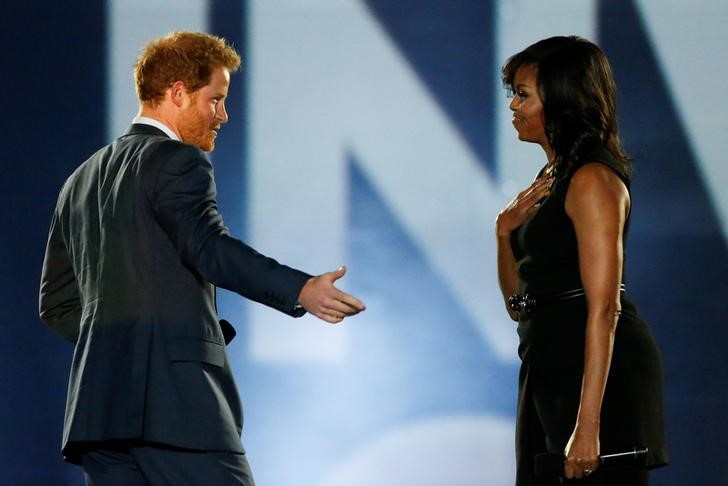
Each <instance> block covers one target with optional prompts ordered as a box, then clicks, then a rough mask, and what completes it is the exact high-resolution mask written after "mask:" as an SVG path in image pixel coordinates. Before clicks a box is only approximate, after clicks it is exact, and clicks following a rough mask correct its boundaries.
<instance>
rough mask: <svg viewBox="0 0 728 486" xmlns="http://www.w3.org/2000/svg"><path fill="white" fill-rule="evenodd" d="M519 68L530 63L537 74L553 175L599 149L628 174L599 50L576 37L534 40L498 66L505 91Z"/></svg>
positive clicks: (613, 92) (612, 91) (612, 88)
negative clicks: (552, 161) (608, 153)
mask: <svg viewBox="0 0 728 486" xmlns="http://www.w3.org/2000/svg"><path fill="white" fill-rule="evenodd" d="M524 65H533V66H535V68H536V71H537V79H538V90H539V96H540V97H541V101H542V103H543V113H544V129H545V132H546V138H547V140H548V142H549V144H550V145H551V148H552V149H553V151H554V155H555V161H554V168H555V170H556V172H557V173H558V174H566V173H568V172H569V171H570V169H571V168H572V167H574V166H575V165H576V164H578V163H579V162H580V161H581V159H582V158H583V157H586V156H588V155H589V153H590V152H592V151H593V150H595V149H596V148H598V147H604V148H606V149H607V150H608V151H609V152H610V153H611V154H612V156H614V158H615V159H616V160H617V162H618V163H619V166H620V168H621V169H622V171H623V173H624V175H625V176H626V175H628V174H629V173H630V160H629V158H628V156H627V155H626V154H625V152H624V149H623V148H622V143H621V141H620V139H619V134H618V127H617V101H616V98H617V88H616V84H615V82H614V77H613V75H612V69H611V67H610V65H609V61H608V60H607V57H606V55H605V54H604V52H603V51H602V50H601V49H600V48H599V47H598V46H597V45H595V44H594V43H592V42H589V41H588V40H586V39H583V38H581V37H577V36H558V37H550V38H548V39H544V40H541V41H539V42H536V43H535V44H533V45H531V46H529V47H527V48H526V49H524V50H522V51H521V52H519V53H517V54H515V55H513V56H511V57H510V58H509V59H508V60H507V61H506V62H505V64H504V65H503V70H502V80H503V85H504V86H506V87H507V88H508V89H510V90H511V91H513V89H514V86H513V81H514V78H515V76H516V71H518V68H520V67H521V66H524Z"/></svg>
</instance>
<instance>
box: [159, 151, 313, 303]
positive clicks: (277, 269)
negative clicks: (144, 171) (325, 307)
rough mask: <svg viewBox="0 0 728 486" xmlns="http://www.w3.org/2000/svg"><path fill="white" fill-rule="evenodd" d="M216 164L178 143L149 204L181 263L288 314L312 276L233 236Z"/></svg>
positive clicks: (222, 284) (162, 170)
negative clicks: (222, 205) (221, 205)
mask: <svg viewBox="0 0 728 486" xmlns="http://www.w3.org/2000/svg"><path fill="white" fill-rule="evenodd" d="M216 196H217V193H216V188H215V182H214V179H213V170H212V165H211V164H210V162H209V160H208V159H207V157H206V156H205V154H204V153H203V152H202V151H200V150H199V149H197V148H195V147H192V146H187V145H179V144H177V145H176V147H175V150H174V151H173V152H172V155H171V156H170V157H169V159H168V160H167V161H166V162H165V163H164V164H163V166H162V168H161V169H160V172H159V174H158V175H157V178H156V183H155V184H154V187H153V188H152V194H151V195H150V199H151V200H152V206H153V209H154V213H155V216H156V218H157V221H158V222H159V224H160V226H161V227H162V229H163V230H164V231H165V232H166V233H167V235H168V236H169V238H170V239H171V240H172V242H173V244H174V246H175V248H176V249H177V252H178V254H179V256H180V258H181V259H182V261H183V263H184V264H185V265H186V266H187V267H188V268H190V269H191V270H193V271H195V272H197V273H199V274H200V275H201V276H202V277H203V278H204V279H206V280H207V281H209V282H211V283H213V284H215V285H217V286H218V287H222V288H225V289H228V290H231V291H233V292H237V293H239V294H240V295H243V296H244V297H247V298H249V299H251V300H254V301H256V302H260V303H262V304H265V305H267V306H270V307H272V308H274V309H277V310H279V311H282V312H285V313H287V314H289V315H293V316H296V317H297V316H300V315H303V314H304V311H303V310H302V309H300V308H297V306H296V303H297V299H298V294H299V293H300V291H301V288H302V287H303V285H304V284H305V283H306V281H307V280H308V279H309V278H311V276H310V275H308V274H306V273H304V272H301V271H299V270H295V269H293V268H290V267H287V266H285V265H281V264H280V263H278V262H277V261H275V260H274V259H272V258H268V257H266V256H264V255H261V254H260V253H258V252H257V251H255V250H254V249H252V248H251V247H249V246H248V245H246V244H245V243H243V242H241V241H240V240H238V239H236V238H233V237H231V236H230V234H229V232H228V229H227V228H226V227H225V225H224V223H223V220H222V216H221V215H220V212H219V211H218V207H217V201H216Z"/></svg>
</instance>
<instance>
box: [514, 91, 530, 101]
mask: <svg viewBox="0 0 728 486" xmlns="http://www.w3.org/2000/svg"><path fill="white" fill-rule="evenodd" d="M516 95H517V96H518V97H519V98H521V99H526V98H528V94H526V93H525V92H524V91H518V92H516Z"/></svg>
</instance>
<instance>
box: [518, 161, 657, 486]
mask: <svg viewBox="0 0 728 486" xmlns="http://www.w3.org/2000/svg"><path fill="white" fill-rule="evenodd" d="M584 160H585V162H599V163H602V164H604V165H606V166H608V167H610V168H611V169H612V170H614V171H615V172H616V173H617V175H619V177H620V178H621V179H622V180H623V181H624V182H625V184H626V185H627V187H628V188H629V178H628V176H627V175H626V174H624V173H623V172H622V171H621V169H620V168H619V166H618V165H617V163H616V161H615V159H614V158H613V157H612V155H611V154H610V153H609V152H608V151H606V150H604V149H599V150H598V151H595V152H594V153H592V154H591V155H590V156H589V157H586V158H585V159H584ZM577 169H578V167H575V168H573V169H572V170H571V172H570V173H568V174H566V175H565V176H563V177H562V178H559V179H557V180H556V182H555V183H554V185H553V187H552V189H551V193H550V195H549V196H548V197H547V198H546V199H545V200H544V201H543V202H542V205H541V207H540V208H539V210H538V212H537V213H536V214H535V215H534V216H533V217H532V218H530V219H529V220H528V221H527V222H525V223H524V224H523V225H522V226H521V227H519V228H518V229H517V230H516V231H514V232H513V234H512V236H511V247H512V249H513V252H514V255H515V257H516V262H517V269H518V276H519V293H520V294H526V293H528V294H530V295H533V296H544V295H546V296H547V295H553V294H556V293H560V292H566V291H569V290H574V289H580V288H581V287H582V283H581V278H580V276H579V260H578V252H577V242H576V234H575V232H574V226H573V224H572V222H571V219H570V218H569V217H568V216H567V214H566V210H565V207H564V204H565V200H566V193H567V190H568V188H569V182H570V181H571V175H572V174H573V173H574V172H575V171H576V170H577ZM628 226H629V218H628V219H627V222H626V223H625V230H624V238H625V239H626V236H627V229H628ZM625 260H626V258H625ZM623 275H624V272H623ZM621 303H622V314H621V316H620V318H619V321H618V324H617V330H616V335H615V341H614V350H613V354H612V362H611V368H610V372H609V377H608V379H607V385H606V390H605V394H604V400H603V404H602V413H601V427H600V433H601V435H600V442H601V453H602V454H608V453H611V452H623V451H628V450H632V449H633V448H634V447H635V446H638V447H648V448H649V453H648V459H647V467H650V468H651V467H657V466H660V465H664V464H666V463H667V449H666V444H665V436H664V427H663V410H662V367H661V363H660V356H659V351H658V349H657V346H656V344H655V341H654V339H653V337H652V334H651V332H650V329H649V327H648V326H647V324H646V323H645V322H644V321H642V320H641V319H640V318H639V316H638V315H637V310H636V308H635V306H634V304H633V303H632V302H631V301H630V299H629V297H628V296H627V294H626V292H623V293H622V301H621ZM586 319H587V308H586V301H585V298H584V297H583V296H582V297H577V298H571V299H568V300H563V301H559V302H553V303H551V304H548V305H545V306H542V307H539V308H537V309H535V310H534V311H532V312H529V313H521V315H520V320H519V323H518V335H519V338H520V345H519V348H518V353H519V356H520V357H521V361H522V364H521V370H520V376H519V395H518V412H517V421H516V462H517V479H516V485H517V486H526V485H533V484H541V483H538V482H536V479H535V478H534V456H535V455H536V454H539V453H542V452H561V453H563V451H564V449H565V448H566V444H567V442H568V440H569V437H570V436H571V433H572V432H573V430H574V425H575V423H576V415H577V411H578V409H579V398H580V393H581V381H582V375H583V370H584V339H585V330H586ZM598 472H599V471H597V473H598ZM597 473H594V475H592V476H591V477H590V478H592V479H597V478H596V476H598V474H597ZM580 484H586V482H581V483H580Z"/></svg>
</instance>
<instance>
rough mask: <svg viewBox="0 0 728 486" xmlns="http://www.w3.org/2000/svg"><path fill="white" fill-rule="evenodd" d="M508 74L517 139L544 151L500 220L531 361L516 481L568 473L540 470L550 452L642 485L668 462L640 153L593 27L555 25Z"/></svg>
mask: <svg viewBox="0 0 728 486" xmlns="http://www.w3.org/2000/svg"><path fill="white" fill-rule="evenodd" d="M503 82H504V84H505V86H506V87H508V88H509V89H510V90H511V91H512V93H513V99H512V101H511V103H510V109H511V110H512V111H513V125H514V127H515V129H516V131H517V132H518V138H519V139H520V140H522V141H525V142H532V143H538V144H539V145H541V147H542V148H543V150H544V152H545V155H546V160H547V163H546V165H545V166H544V167H543V168H542V169H541V171H540V172H539V173H538V176H537V178H536V179H535V181H534V182H533V184H531V185H530V186H529V187H528V188H526V189H525V190H524V191H523V192H521V193H520V194H518V195H517V196H516V197H515V198H514V199H513V201H511V202H510V203H509V204H508V206H506V208H504V209H503V210H502V211H501V213H500V214H499V215H498V218H497V220H496V234H497V241H498V245H497V247H498V276H499V282H500V287H501V290H502V292H503V296H504V299H505V302H506V308H507V310H508V312H509V314H510V316H511V317H512V318H513V319H514V320H517V321H518V334H519V337H520V345H519V349H518V352H519V355H520V357H521V360H522V365H521V371H520V376H519V397H518V414H517V424H516V454H517V479H516V484H517V486H527V485H536V484H559V480H558V479H542V478H538V477H536V475H535V473H534V457H535V456H536V455H537V454H540V453H546V452H549V453H562V454H563V455H564V457H565V460H564V467H563V476H564V477H565V478H567V479H568V480H573V481H574V482H575V483H578V484H584V485H587V484H588V485H619V486H629V485H646V484H648V469H650V468H653V467H657V466H660V465H663V464H666V463H667V452H666V447H665V439H664V431H663V413H662V369H661V364H660V357H659V352H658V350H657V347H656V345H655V342H654V339H653V338H652V334H651V332H650V329H649V327H648V326H647V325H646V324H645V322H644V321H642V320H641V319H640V318H639V316H638V314H637V311H636V309H635V307H634V305H633V304H632V302H631V301H630V300H629V297H628V296H627V292H626V290H625V289H626V284H625V280H624V260H625V257H624V244H625V239H626V236H627V231H628V227H629V215H630V204H631V200H630V193H629V183H630V163H629V160H628V158H627V157H626V156H625V154H624V152H623V150H622V147H621V143H620V140H619V136H618V133H617V115H616V87H615V84H614V80H613V77H612V72H611V68H610V66H609V62H608V61H607V59H606V57H605V55H604V53H603V52H602V51H601V50H600V49H599V48H598V47H597V46H596V45H594V44H593V43H591V42H589V41H587V40H585V39H582V38H579V37H573V36H572V37H552V38H549V39H545V40H542V41H540V42H537V43H536V44H533V45H532V46H530V47H528V48H526V49H525V50H523V51H521V52H519V53H518V54H516V55H514V56H512V57H511V58H510V59H508V61H507V62H506V64H505V65H504V67H503ZM635 447H637V448H647V449H648V454H647V457H646V460H645V461H644V463H641V464H640V463H635V464H632V465H630V466H626V467H618V468H602V469H598V467H599V455H600V454H610V453H617V452H623V451H631V450H633V449H634V448H635ZM559 470H560V466H559ZM554 481H555V482H554ZM567 482H568V481H567Z"/></svg>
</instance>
